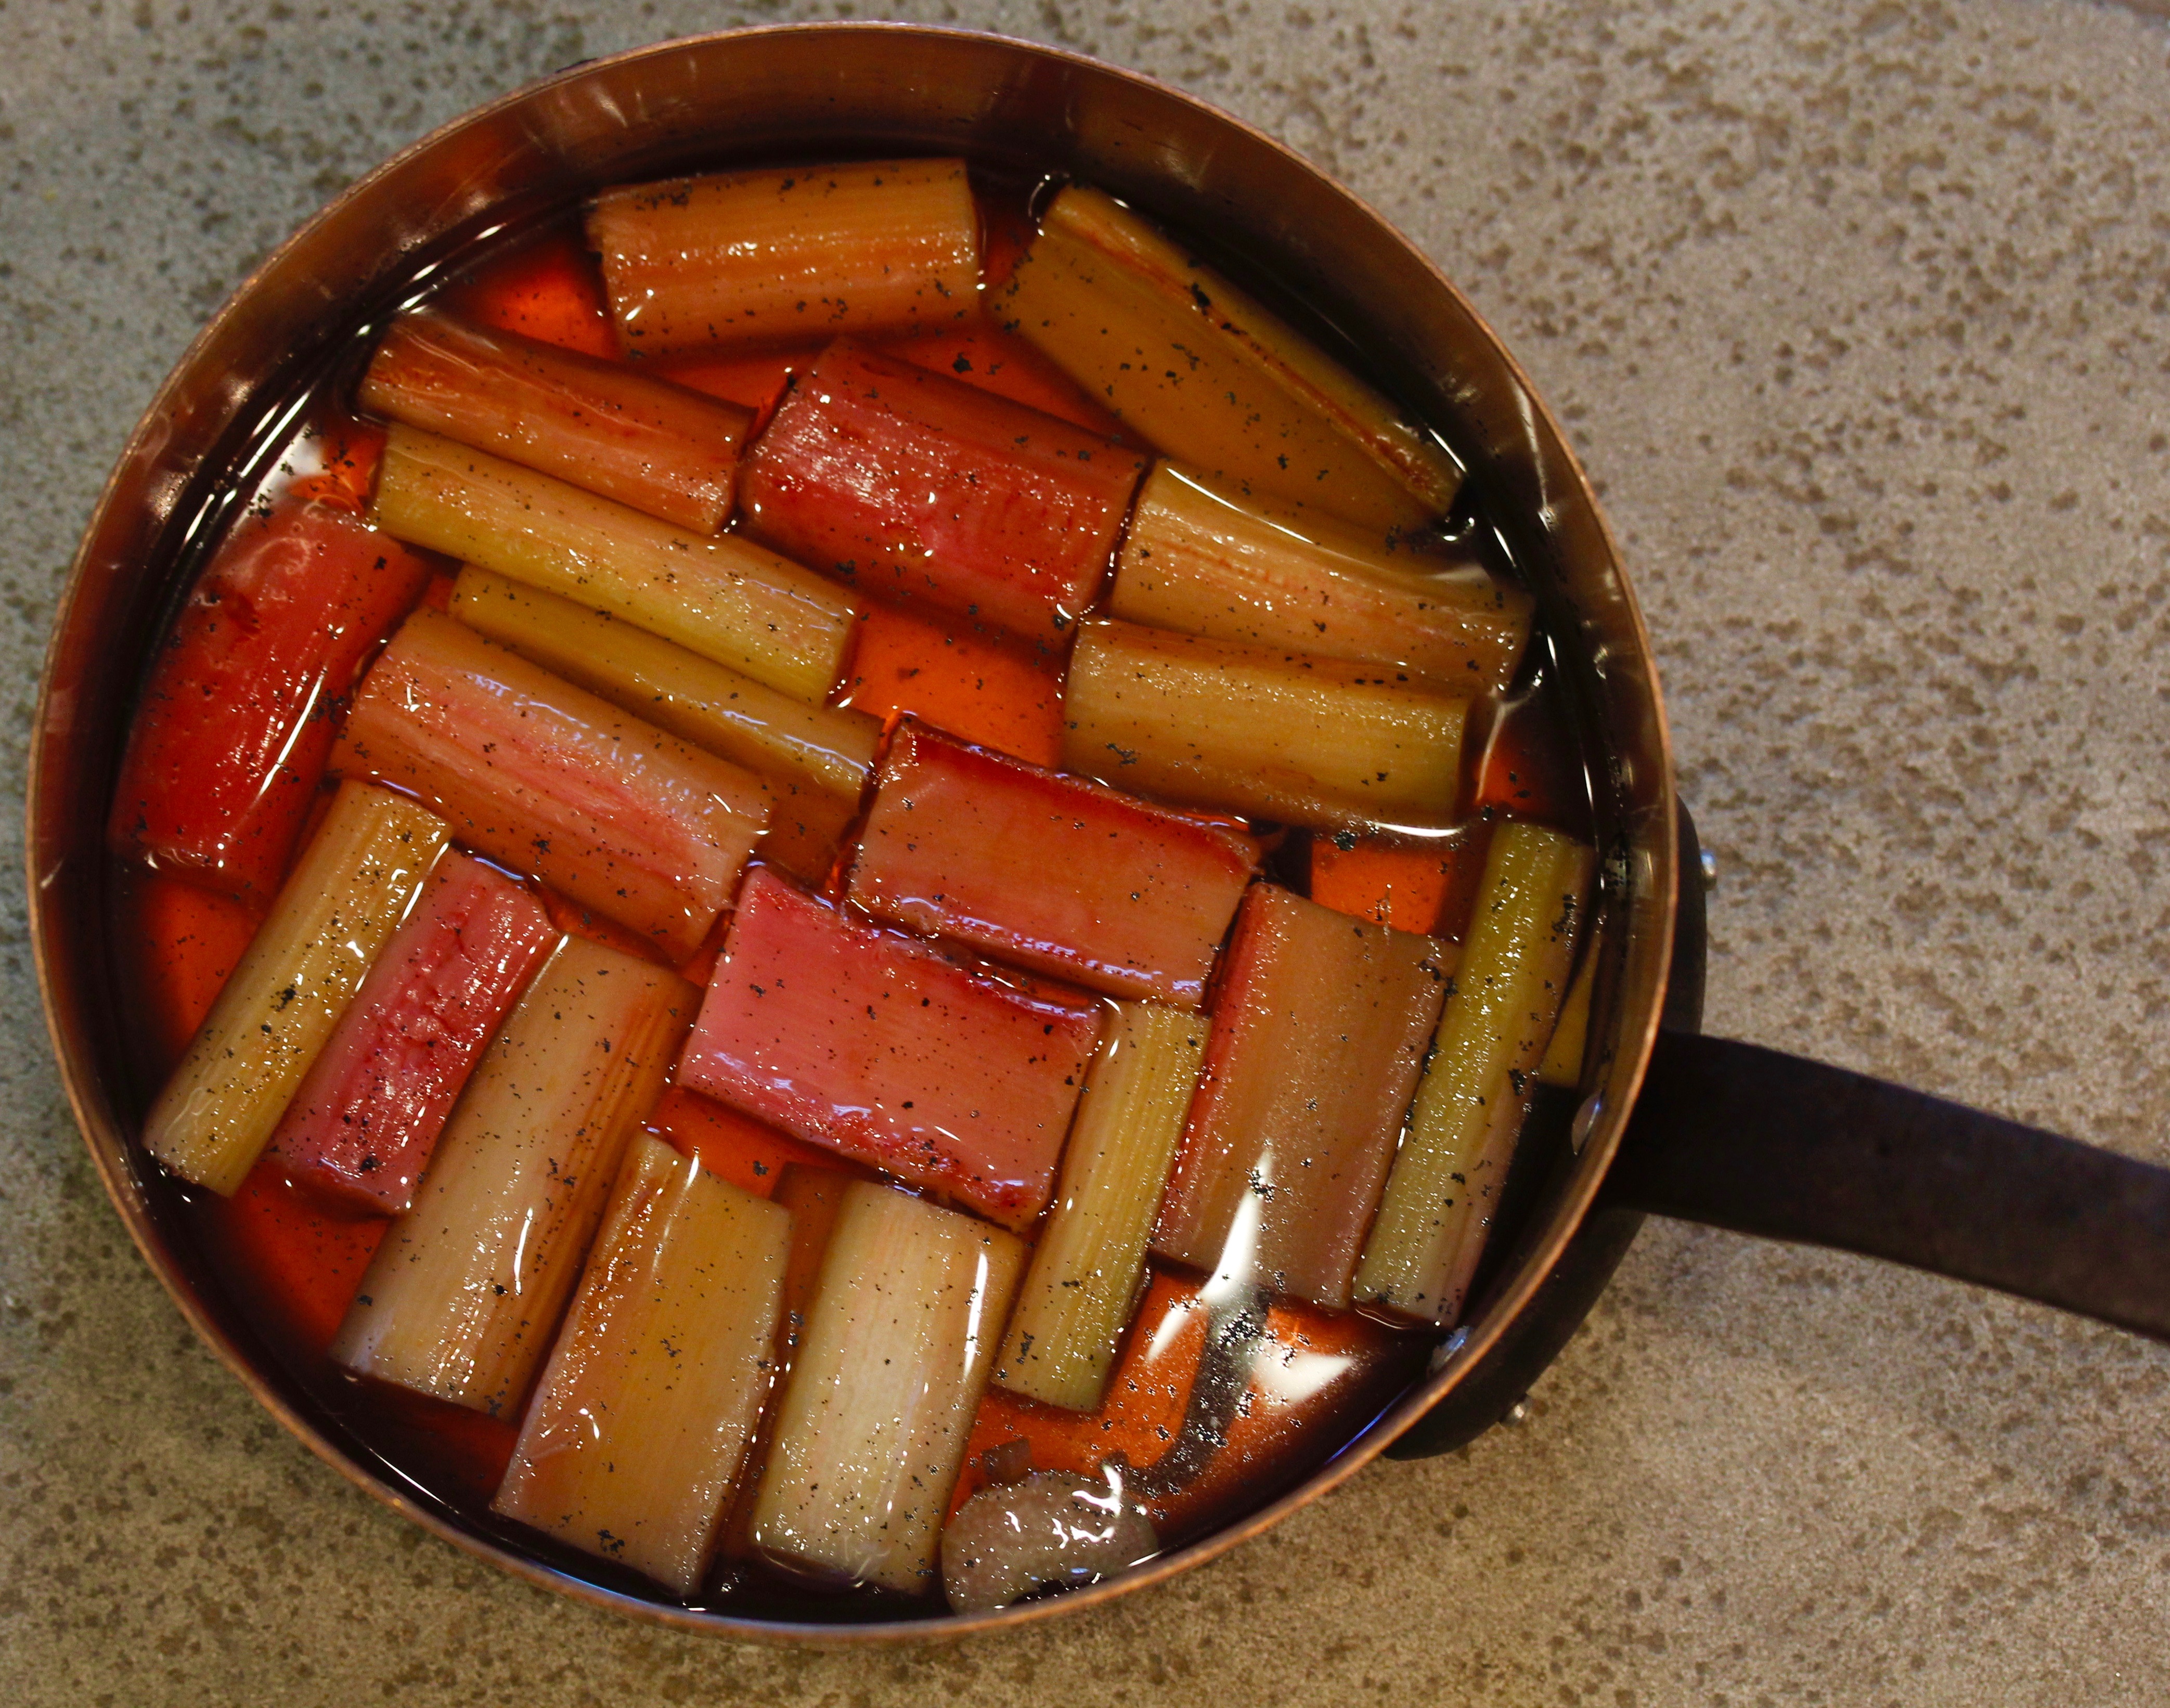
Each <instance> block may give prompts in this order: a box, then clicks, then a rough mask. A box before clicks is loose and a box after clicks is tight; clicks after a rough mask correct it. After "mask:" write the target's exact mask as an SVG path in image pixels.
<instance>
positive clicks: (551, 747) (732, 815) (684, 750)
mask: <svg viewBox="0 0 2170 1708" xmlns="http://www.w3.org/2000/svg"><path fill="white" fill-rule="evenodd" d="M332 769H333V770H334V771H335V772H336V773H338V774H339V775H342V776H357V777H375V778H378V779H381V780H382V781H383V782H389V783H393V784H396V785H397V786H398V787H401V788H404V789H409V790H411V791H413V792H414V793H415V794H416V795H419V796H420V798H422V799H423V800H424V801H425V802H428V803H430V805H431V806H432V807H433V808H434V809H436V810H437V811H438V812H441V813H442V814H444V815H445V816H446V818H447V819H450V820H451V821H452V825H453V828H454V832H455V834H456V835H457V836H458V838H459V840H460V841H462V842H464V843H466V844H467V845H468V846H469V847H471V848H474V849H476V850H478V851H480V852H482V853H484V854H486V855H488V856H489V857H490V858H492V859H494V860H499V861H502V862H504V863H505V864H506V865H508V866H510V867H514V868H516V869H517V870H520V871H525V872H531V873H534V874H535V876H537V878H542V879H543V881H544V882H545V883H549V884H552V885H553V886H555V887H556V888H557V889H560V890H562V891H564V894H567V895H569V896H570V897H571V898H572V899H574V900H575V901H577V902H579V903H580V904H581V905H583V906H585V907H588V908H591V909H593V910H595V911H596V912H597V913H599V914H601V915H603V916H604V917H605V918H607V919H612V920H615V921H617V922H618V923H619V924H621V925H623V926H626V927H628V929H629V930H632V931H637V932H639V933H640V934H641V935H642V936H644V937H647V938H649V940H650V941H652V942H655V944H656V945H657V947H659V948H660V949H662V950H663V951H664V952H665V953H666V954H668V955H670V956H671V957H672V958H675V959H678V960H683V959H685V958H687V956H689V955H691V954H692V953H693V951H694V950H695V949H697V948H698V947H700V945H701V942H702V939H703V938H704V937H707V936H708V928H709V927H710V926H713V925H714V923H715V922H716V916H717V915H718V914H719V913H720V912H722V910H723V909H724V905H726V904H727V903H728V902H729V901H730V896H731V890H732V888H733V886H735V884H736V883H737V882H738V875H739V871H740V867H743V866H744V865H745V864H746V857H747V855H748V854H749V853H751V851H752V850H753V846H754V842H755V841H756V839H757V838H758V837H759V836H760V835H761V833H762V825H763V823H764V821H765V819H766V814H767V798H766V797H765V796H764V795H763V793H762V788H761V785H760V783H759V782H757V781H756V779H755V778H753V777H750V776H748V775H747V774H746V772H745V771H740V769H739V768H738V767H737V766H734V765H730V764H727V763H725V762H724V761H722V760H720V759H718V758H716V757H715V756H714V755H713V754H708V753H703V752H702V751H701V750H699V749H698V748H696V747H692V746H689V745H687V743H685V742H683V741H681V740H680V739H678V738H677V737H676V736H675V735H666V734H664V732H663V731H661V730H660V729H656V728H655V726H654V725H653V724H649V723H642V722H641V721H640V720H639V719H638V718H631V717H628V716H627V715H626V714H625V713H623V712H620V711H619V710H618V709H617V707H615V706H612V705H610V704H608V703H607V702H604V701H602V700H599V699H597V698H596V697H595V696H594V695H592V694H589V693H587V692H585V691H583V690H581V689H579V688H575V686H573V685H572V684H571V683H569V682H566V681H560V680H559V678H557V677H555V676H553V675H550V674H549V673H548V671H545V670H538V669H537V668H536V666H534V665H531V664H529V663H528V662H527V660H526V659H522V658H520V657H518V656H517V655H516V654H512V653H510V652H507V651H506V650H505V649H504V648H503V647H500V646H495V645H493V644H492V643H490V642H489V641H486V640H484V638H482V637H481V636H480V635H478V634H477V633H475V632H474V631H473V630H472V629H470V628H468V627H464V626H463V625H462V624H460V623H457V622H454V621H453V620H452V618H450V617H448V616H441V615H440V614H439V613H437V612H436V611H416V612H415V613H414V615H413V616H410V617H409V618H408V619H407V622H406V623H405V624H404V626H403V627H401V629H400V631H399V633H398V636H397V637H396V638H394V639H393V643H392V644H391V645H390V646H389V647H387V648H386V649H385V651H384V655H383V656H382V658H380V659H378V660H377V665H376V667H375V668H374V669H372V670H371V671H370V673H369V675H368V678H367V679H366V681H364V682H363V684H362V686H361V692H360V693H359V694H358V695H356V696H355V703H354V711H353V713H352V715H351V716H350V718H348V720H347V729H346V734H345V738H344V739H342V740H341V742H340V744H339V749H338V750H337V751H336V752H335V753H334V755H333V757H332Z"/></svg>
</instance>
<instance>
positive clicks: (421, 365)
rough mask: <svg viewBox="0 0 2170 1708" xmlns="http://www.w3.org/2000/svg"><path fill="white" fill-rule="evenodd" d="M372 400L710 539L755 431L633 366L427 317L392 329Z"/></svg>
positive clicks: (376, 363)
mask: <svg viewBox="0 0 2170 1708" xmlns="http://www.w3.org/2000/svg"><path fill="white" fill-rule="evenodd" d="M361 403H362V405H363V407H364V408H368V409H370V410H371V411H373V412H375V413H376V414H379V415H386V416H389V417H390V418H391V419H393V420H395V421H404V422H406V423H407V424H409V425H410V426H414V427H421V428H425V429H426V430H429V431H430V432H432V433H441V434H443V435H446V437H447V438H451V439H457V440H459V441H460V443H462V445H473V446H478V447H479V448H481V449H482V450H484V451H495V452H496V453H497V454H498V455H499V456H504V457H507V458H510V460H511V461H512V462H517V463H520V464H521V465H522V466H523V467H527V468H534V469H540V470H541V471H542V472H543V473H545V474H552V475H555V476H557V477H558V478H559V479H560V480H568V481H570V482H572V483H573V484H574V485H575V486H580V487H585V488H587V489H588V490H589V491H590V492H595V493H601V494H602V495H603V496H604V497H605V498H609V499H617V501H618V502H619V503H620V504H630V505H632V506H633V509H635V510H645V511H646V512H647V513H648V514H649V515H653V516H660V517H662V518H663V520H665V521H667V522H676V523H677V524H678V526H681V527H684V528H691V529H692V530H694V531H696V532H698V533H703V534H712V533H714V531H716V530H717V529H718V528H719V527H720V526H723V521H724V517H725V516H726V515H729V514H730V507H731V484H732V482H733V480H734V479H735V478H736V476H737V473H738V462H739V446H740V443H741V442H742V441H743V440H744V439H745V438H746V427H747V424H749V423H750V422H751V420H752V419H753V418H752V414H751V411H749V410H746V409H742V408H739V407H738V406H737V405H735V404H733V403H723V402H721V401H719V399H717V398H709V397H704V396H703V395H702V394H701V393H700V392H694V391H689V390H688V389H687V388H686V387H683V386H675V385H672V384H671V382H669V381H668V380H662V379H658V378H656V377H655V376H653V375H650V374H644V373H641V372H639V371H636V370H634V369H633V368H629V367H628V366H625V364H624V363H623V362H613V361H603V360H599V359H598V358H596V357H595V356H591V355H583V354H582V353H581V352H580V351H578V350H560V349H559V348H557V347H556V346H554V345H552V344H538V343H537V342H536V341H535V340H534V339H530V338H522V337H521V336H520V335H519V334H517V333H511V332H494V331H485V330H484V329H483V328H480V327H477V326H471V325H468V324H467V323H464V322H462V321H458V320H455V319H453V318H452V317H450V316H449V315H444V314H435V313H430V312H426V311H425V312H421V313H417V314H406V315H402V316H401V317H400V318H398V319H397V320H395V321H393V323H392V327H391V329H390V330H389V331H387V333H386V334H384V341H383V343H382V344H379V345H378V346H377V355H376V356H375V357H374V359H372V360H371V362H370V365H369V371H368V373H367V374H366V376H364V377H363V379H362V382H361Z"/></svg>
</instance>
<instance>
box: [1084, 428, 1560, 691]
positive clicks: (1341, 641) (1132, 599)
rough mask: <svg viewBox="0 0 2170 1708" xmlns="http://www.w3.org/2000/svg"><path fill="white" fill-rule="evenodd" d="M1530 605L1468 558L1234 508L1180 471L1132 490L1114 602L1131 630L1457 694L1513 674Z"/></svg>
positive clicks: (1170, 469)
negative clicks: (1369, 667) (1174, 634)
mask: <svg viewBox="0 0 2170 1708" xmlns="http://www.w3.org/2000/svg"><path fill="white" fill-rule="evenodd" d="M1107 610H1108V614H1109V616H1119V617H1121V618H1122V619H1123V620H1124V621H1125V622H1141V623H1147V624H1150V625H1152V627H1156V628H1173V629H1180V630H1182V631H1184V632H1185V633H1188V634H1202V635H1210V636H1211V637H1213V638H1215V639H1216V640H1226V641H1237V642H1239V643H1242V644H1243V645H1245V646H1263V647H1286V648H1289V649H1292V650H1294V651H1297V652H1302V653H1309V654H1315V655H1317V656H1319V657H1322V658H1335V659H1358V660H1360V661H1363V662H1366V663H1371V664H1378V665H1391V666H1392V668H1393V671H1394V675H1395V680H1397V681H1402V680H1407V681H1411V682H1414V683H1418V684H1419V685H1422V686H1429V687H1434V688H1437V689H1439V690H1440V691H1442V692H1446V693H1449V694H1463V695H1467V694H1482V693H1487V692H1490V693H1497V692H1499V691H1502V690H1504V689H1505V687H1506V686H1507V684H1508V683H1509V682H1510V681H1512V680H1513V679H1514V675H1515V667H1516V665H1518V664H1520V662H1521V657H1522V651H1523V649H1524V648H1525V647H1526V645H1527V644H1528V642H1529V636H1530V612H1531V598H1530V595H1528V594H1527V593H1526V592H1524V591H1523V590H1521V588H1519V587H1514V586H1510V585H1509V584H1507V583H1505V582H1504V581H1500V580H1499V579H1495V578H1494V576H1492V575H1491V574H1488V573H1487V572H1486V570H1485V568H1484V566H1483V564H1482V563H1479V562H1478V561H1477V558H1476V557H1475V556H1474V554H1473V553H1469V552H1457V553H1455V554H1453V555H1449V554H1448V553H1447V552H1443V551H1438V550H1428V549H1422V548H1419V547H1416V546H1414V545H1413V544H1411V543H1410V542H1407V541H1405V540H1402V539H1399V538H1397V537H1395V536H1392V535H1385V536H1382V535H1381V534H1379V533H1378V532H1376V531H1368V532H1367V531H1365V530H1362V529H1359V528H1354V527H1350V526H1347V525H1346V524H1344V523H1341V522H1338V521H1336V520H1334V519H1333V518H1331V517H1329V516H1323V515H1310V516H1306V515H1301V514H1299V513H1296V512H1293V511H1283V510H1275V509H1273V508H1271V507H1270V506H1268V505H1266V504H1262V503H1259V502H1258V501H1257V500H1253V501H1251V502H1248V503H1239V502H1238V501H1237V499H1234V498H1232V497H1231V496H1230V495H1229V494H1227V492H1225V491H1223V490H1221V489H1220V488H1217V487H1216V485H1215V483H1213V482H1211V481H1210V480H1208V479H1207V478H1205V476H1204V475H1202V474H1200V473H1198V472H1196V471H1195V470H1191V469H1187V468H1184V467H1181V466H1180V465H1179V464H1176V463H1172V462H1163V463H1159V464H1157V465H1156V466H1155V467H1154V469H1153V472H1152V474H1151V475H1149V476H1147V477H1146V483H1145V485H1144V487H1143V488H1141V490H1140V492H1139V494H1138V504H1137V509H1136V511H1134V512H1133V513H1132V515H1131V517H1130V527H1129V529H1128V530H1127V531H1125V534H1124V536H1123V547H1122V551H1121V553H1120V556H1119V558H1118V559H1117V562H1116V565H1115V579H1114V584H1113V585H1112V586H1110V587H1109V590H1108V605H1107Z"/></svg>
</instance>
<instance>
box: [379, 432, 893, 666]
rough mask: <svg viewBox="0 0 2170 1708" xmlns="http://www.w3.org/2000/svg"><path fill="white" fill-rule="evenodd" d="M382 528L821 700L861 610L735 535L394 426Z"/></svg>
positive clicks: (382, 484) (382, 474)
mask: <svg viewBox="0 0 2170 1708" xmlns="http://www.w3.org/2000/svg"><path fill="white" fill-rule="evenodd" d="M371 520H374V521H375V522H376V523H377V526H379V527H381V528H382V529H383V530H384V531H386V532H387V533H389V534H392V535H393V536H395V537H397V538H398V539H402V540H409V541H412V542H414V544H416V545H418V546H425V547H429V549H430V550H431V551H433V552H444V553H445V554H446V556H447V557H451V558H460V559H462V561H464V562H467V563H478V564H480V565H481V566H482V567H483V568H485V569H490V570H494V571H495V572H496V573H497V574H500V575H509V576H510V577H511V578H512V579H514V580H516V581H524V582H526V584H528V585H529V586H531V587H539V588H541V589H542V590H543V591H544V592H546V593H557V594H561V595H564V597H565V598H567V599H570V600H575V601H577V602H578V603H580V604H581V605H584V606H587V607H588V608H589V609H590V610H593V611H609V612H610V613H611V614H612V616H618V617H622V618H623V619H624V620H625V621H626V622H629V623H632V624H633V626H634V627H638V628H644V629H647V630H648V631H649V632H651V633H654V634H660V635H661V636H662V637H663V638H665V640H669V641H676V643H678V644H679V645H680V646H682V647H685V648H687V649H689V650H691V651H693V652H696V653H698V654H700V655H701V656H702V657H703V658H704V659H714V660H715V661H716V662H717V663H718V664H719V665H728V666H730V668H731V669H732V670H743V671H744V672H745V673H746V675H749V676H751V677H753V678H754V679H755V680H756V681H761V682H766V683H767V685H768V686H770V687H772V688H777V689H780V690H782V691H783V692H784V693H787V694H788V695H790V696H791V697H793V698H794V699H798V700H804V701H805V702H807V703H808V704H810V705H819V704H820V702H821V701H822V700H823V699H824V698H826V696H827V695H828V692H829V690H830V688H831V686H833V685H834V683H835V682H836V677H837V675H839V674H840V672H841V671H842V668H843V663H844V653H845V650H846V649H847V646H848V645H849V644H850V642H851V638H852V623H853V618H854V617H855V616H856V615H857V611H856V608H855V607H854V606H853V603H852V601H851V600H850V598H849V597H848V596H847V595H846V594H845V593H844V591H843V590H842V589H841V588H838V587H836V586H835V585H834V584H831V583H830V582H827V581H824V580H823V579H821V578H820V576H818V575H815V574H812V573H811V572H810V571H808V570H805V569H802V568H799V565H797V564H796V563H788V562H787V561H785V560H784V559H783V558H779V557H778V556H777V555H776V554H775V553H774V552H768V551H764V550H763V549H762V547H759V546H756V545H754V544H752V543H751V542H748V541H746V540H743V539H740V537H739V536H737V535H735V534H722V535H716V536H708V535H700V534H689V533H685V532H682V531H680V530H678V529H676V528H674V527H672V526H671V525H670V524H669V523H668V522H662V521H658V520H656V519H655V517H654V516H649V515H642V514H641V512H639V510H632V509H629V508H628V506H626V505H624V504H615V503H613V502H612V501H611V500H610V499H605V498H598V497H596V495H595V494H593V493H589V492H583V491H581V490H580V488H578V487H576V486H571V485H569V484H567V483H565V482H564V481H562V480H556V479H553V478H551V477H550V476H548V475H547V474H537V473H536V472H534V471H533V470H532V469H526V468H522V467H520V466H519V465H518V464H517V463H513V462H506V461H505V459H504V458H503V457H501V456H491V455H490V454H489V452H488V451H476V450H473V449H471V448H470V447H468V446H464V445H459V444H456V443H455V442H453V441H452V440H450V439H445V438H441V437H439V436H438V435H436V434H434V433H425V432H423V431H421V430H420V429H418V428H414V427H409V426H407V425H405V424H404V423H395V424H393V428H392V430H391V431H390V432H389V433H388V434H387V435H385V441H384V456H383V460H382V462H381V463H380V464H379V465H378V468H377V499H376V502H375V505H374V508H373V509H372V510H371Z"/></svg>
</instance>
